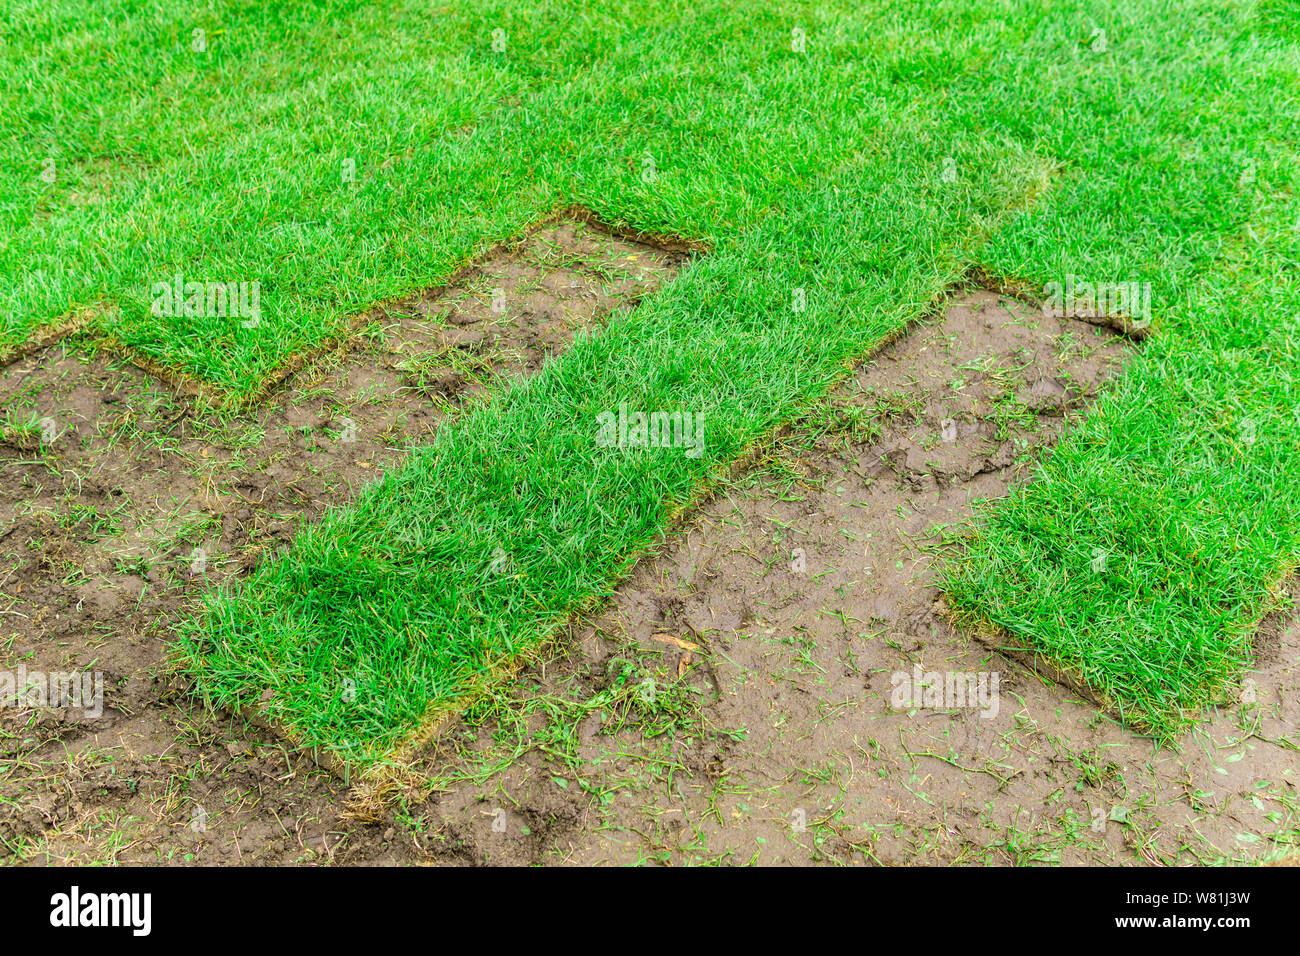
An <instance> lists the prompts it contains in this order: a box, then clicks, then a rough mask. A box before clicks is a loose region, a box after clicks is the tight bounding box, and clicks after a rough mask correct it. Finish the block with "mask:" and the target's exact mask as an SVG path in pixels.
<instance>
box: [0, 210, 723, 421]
mask: <svg viewBox="0 0 1300 956" xmlns="http://www.w3.org/2000/svg"><path fill="white" fill-rule="evenodd" d="M565 222H572V223H579V224H581V225H584V226H587V227H588V228H590V229H591V230H593V231H594V232H598V233H601V234H602V235H605V236H609V237H611V238H614V239H621V240H624V241H627V242H636V243H640V244H641V245H644V246H650V247H652V248H655V249H658V250H660V251H662V252H668V253H672V254H673V255H676V256H686V257H687V258H694V257H696V256H701V255H708V254H709V253H710V252H712V251H713V247H712V245H710V244H709V243H705V242H699V241H696V240H692V239H685V238H682V237H680V236H673V235H668V234H666V233H657V232H647V231H645V230H641V229H637V228H635V227H633V226H631V225H630V224H627V223H623V222H620V221H617V220H612V219H606V218H604V217H602V216H601V215H600V214H599V213H597V212H596V211H595V210H593V209H591V208H589V207H587V206H584V205H582V204H580V203H568V204H566V205H562V206H559V207H557V208H555V209H552V210H551V211H550V212H548V213H546V214H544V215H542V216H539V217H538V218H536V219H534V220H532V221H531V222H530V223H528V224H527V225H526V226H525V227H524V228H523V229H521V230H519V231H518V232H516V233H514V234H512V235H511V236H510V238H508V239H500V240H497V241H495V242H490V243H487V244H486V245H484V246H482V247H481V248H480V249H478V250H477V251H476V252H475V253H473V254H472V255H471V256H469V257H468V258H466V260H465V261H464V262H463V263H462V264H461V265H459V266H457V267H456V268H455V269H453V270H452V271H451V272H450V273H449V274H448V276H447V277H446V278H445V279H444V280H442V281H441V282H438V283H436V284H434V285H430V286H425V287H421V288H418V289H410V290H407V291H406V292H403V293H400V294H398V295H394V296H390V297H389V298H386V299H382V300H380V301H378V302H375V303H373V304H371V305H369V306H367V307H366V308H364V309H362V310H360V311H359V312H356V313H355V314H353V315H352V316H351V317H348V318H345V319H344V320H343V321H342V322H341V323H340V324H339V327H338V328H337V329H336V330H335V331H333V332H330V333H329V334H327V335H326V336H325V337H324V338H322V339H321V341H320V342H318V343H317V344H316V345H314V346H312V347H311V348H309V349H304V350H303V351H301V352H295V353H294V354H293V355H290V356H289V357H288V358H286V359H285V360H284V361H283V362H281V363H280V364H279V365H277V366H275V367H274V368H272V369H271V370H270V371H269V372H267V374H266V375H265V376H263V378H262V380H261V381H260V382H258V384H257V385H255V386H254V387H253V388H251V389H248V390H238V389H233V388H226V387H223V386H221V385H218V384H216V383H214V382H210V381H207V380H205V379H203V378H200V377H198V376H196V375H192V374H190V373H189V372H186V371H184V370H183V369H181V368H179V367H177V366H175V365H173V364H170V363H168V362H165V361H163V360H162V359H160V358H157V357H156V356H153V355H151V354H149V353H148V352H144V351H141V350H140V349H139V348H136V347H134V346H131V345H128V344H127V343H125V342H123V341H122V339H121V338H119V337H118V335H117V333H115V332H113V331H112V330H110V329H107V328H104V327H103V325H102V324H101V321H102V319H103V317H104V316H105V315H107V314H109V313H110V312H112V311H113V309H114V308H115V307H116V303H115V302H114V300H113V299H112V297H107V296H106V297H101V298H98V299H94V300H92V301H90V302H87V303H85V304H83V305H78V306H76V307H74V308H72V309H70V310H69V311H68V312H66V313H64V315H63V316H62V317H61V318H59V319H56V320H55V321H54V322H51V323H50V324H48V325H43V326H39V327H38V329H37V331H35V332H34V333H33V334H31V335H29V336H28V337H27V338H25V339H23V340H22V341H20V342H18V343H16V344H13V345H10V346H4V347H0V366H8V365H11V364H12V363H14V362H16V361H18V360H20V359H22V358H25V357H27V356H28V355H31V354H33V353H34V352H39V351H40V350H41V349H43V348H48V347H50V346H54V345H58V344H59V343H61V342H63V341H64V340H66V339H72V338H77V339H84V340H85V341H86V343H87V344H88V345H90V346H91V347H94V348H100V349H104V350H106V351H108V352H111V353H112V354H114V355H117V356H119V357H121V358H122V359H125V360H126V361H127V362H130V363H131V364H132V365H134V366H135V367H136V368H138V369H140V370H141V371H144V372H147V373H148V374H150V375H152V376H153V377H154V378H156V379H158V380H159V381H160V382H162V384H164V385H165V386H167V387H168V388H169V389H171V391H172V392H173V394H174V395H175V397H176V398H177V399H180V400H182V401H185V402H188V403H191V407H189V408H187V411H189V412H190V413H191V414H195V413H197V412H199V411H217V412H230V413H234V414H239V413H241V412H245V411H247V410H248V409H250V408H252V407H253V406H255V405H257V404H259V403H261V402H263V401H265V400H266V399H267V398H269V397H270V396H271V395H272V394H273V393H274V392H275V391H276V390H277V389H278V388H279V387H280V386H281V385H283V384H284V383H285V382H287V381H288V380H289V379H290V378H291V377H292V376H294V375H296V374H298V373H299V372H302V371H304V370H307V369H310V368H312V367H314V366H316V365H318V364H321V363H324V362H328V361H329V360H330V359H331V358H333V357H338V356H342V355H346V354H347V353H348V352H350V351H351V350H352V348H353V345H354V343H355V342H356V340H357V337H358V335H359V334H360V333H361V332H362V331H363V330H364V329H365V328H366V327H367V326H368V325H369V324H370V323H371V322H373V321H374V320H375V319H376V318H378V317H380V316H381V315H383V314H384V313H385V311H386V310H388V309H390V308H392V307H394V306H396V305H399V304H400V303H402V302H404V301H405V300H407V299H409V298H410V297H411V296H412V295H415V294H421V295H435V296H436V295H441V294H443V293H445V292H447V291H448V290H450V289H452V288H454V287H456V286H457V285H459V284H461V283H463V281H464V280H465V278H466V277H467V276H469V275H472V274H473V273H474V272H475V271H476V270H477V269H479V268H481V267H482V265H483V263H484V262H487V261H489V260H491V259H495V258H499V257H503V256H512V255H515V254H517V253H518V252H519V250H520V249H522V248H523V246H524V245H525V244H526V243H527V241H528V240H529V239H531V238H532V237H533V236H535V235H537V234H538V233H540V232H543V231H545V230H546V229H549V228H551V227H553V226H557V225H559V224H561V223H565Z"/></svg>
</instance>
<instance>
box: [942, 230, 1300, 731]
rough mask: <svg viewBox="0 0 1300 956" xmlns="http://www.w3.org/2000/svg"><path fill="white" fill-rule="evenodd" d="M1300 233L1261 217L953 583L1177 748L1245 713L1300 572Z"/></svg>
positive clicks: (983, 617)
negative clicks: (1265, 639) (1271, 614)
mask: <svg viewBox="0 0 1300 956" xmlns="http://www.w3.org/2000/svg"><path fill="white" fill-rule="evenodd" d="M1275 212H1276V211H1275ZM1270 219H1272V221H1270ZM1290 225H1291V224H1290V223H1289V222H1288V221H1286V220H1282V219H1281V218H1280V217H1279V216H1277V215H1276V214H1274V215H1272V216H1269V215H1268V214H1267V213H1266V214H1263V215H1261V216H1260V217H1259V219H1258V220H1257V222H1256V225H1255V227H1254V228H1253V229H1252V237H1251V238H1246V237H1243V241H1240V242H1238V243H1235V244H1234V246H1233V247H1231V248H1230V250H1229V253H1228V255H1227V256H1225V260H1224V262H1223V263H1222V269H1220V270H1216V274H1215V275H1214V276H1213V278H1208V277H1207V278H1206V279H1204V280H1202V281H1201V282H1199V283H1198V284H1197V286H1196V287H1195V288H1194V289H1192V290H1191V291H1190V294H1189V296H1188V299H1187V301H1186V303H1185V304H1181V305H1180V306H1179V307H1175V308H1171V309H1170V310H1169V311H1168V312H1167V314H1166V316H1165V320H1164V323H1165V324H1164V329H1163V332H1162V334H1160V335H1157V336H1155V337H1154V338H1153V339H1152V340H1151V342H1150V343H1149V344H1148V346H1147V347H1146V348H1145V349H1144V350H1143V353H1142V356H1141V358H1140V359H1138V360H1135V361H1134V362H1133V363H1132V364H1131V365H1130V366H1129V369H1128V374H1127V375H1126V377H1125V378H1124V379H1123V381H1122V382H1121V384H1120V385H1119V386H1118V387H1117V388H1116V389H1115V390H1114V391H1112V392H1108V393H1107V395H1106V397H1105V398H1104V399H1103V401H1102V402H1101V403H1100V405H1099V407H1098V408H1097V409H1096V411H1095V412H1094V414H1093V415H1092V416H1090V417H1089V419H1088V420H1087V422H1086V423H1085V425H1084V426H1083V427H1082V428H1081V429H1080V430H1079V431H1077V432H1075V433H1074V434H1073V435H1072V436H1071V437H1070V438H1069V440H1067V441H1066V442H1065V443H1064V444H1063V445H1061V446H1060V447H1059V448H1058V449H1057V451H1056V453H1055V454H1054V455H1053V456H1052V458H1051V460H1050V462H1049V463H1048V464H1047V466H1046V468H1045V469H1044V472H1043V474H1042V476H1041V477H1040V478H1039V479H1038V481H1036V482H1035V483H1034V484H1032V485H1030V486H1029V487H1027V488H1024V489H1022V490H1020V491H1018V492H1017V493H1015V494H1014V495H1012V496H1011V497H1010V498H1009V499H1008V500H1006V501H1004V502H1002V503H1000V504H999V505H998V506H997V507H995V508H992V509H986V514H985V515H984V522H983V526H982V527H981V529H980V531H979V533H978V534H977V535H976V536H975V537H974V539H973V540H972V542H971V545H970V550H969V552H968V554H967V555H966V557H965V559H964V560H963V561H962V562H961V563H960V564H959V565H957V566H956V567H954V568H953V570H952V572H951V574H950V577H949V578H948V581H947V584H946V587H947V589H948V592H949V598H950V600H951V602H952V603H953V605H954V607H956V608H957V609H958V610H959V611H960V612H961V613H962V616H963V617H964V618H965V619H966V620H967V621H968V622H969V623H971V624H972V625H974V626H976V627H981V628H986V629H987V628H990V627H992V628H995V629H998V630H999V631H1001V633H1002V635H1003V639H1004V640H1008V641H1012V642H1013V643H1019V642H1023V643H1026V644H1028V645H1029V646H1030V647H1031V648H1033V649H1034V650H1036V651H1038V652H1040V653H1042V654H1044V655H1046V656H1047V657H1049V658H1050V659H1052V660H1054V661H1055V662H1057V663H1058V664H1059V665H1062V666H1064V667H1065V668H1066V669H1068V670H1070V671H1073V672H1074V673H1076V674H1078V675H1079V676H1080V677H1081V679H1082V680H1083V681H1085V682H1086V683H1087V684H1089V685H1090V686H1092V687H1093V688H1095V689H1096V690H1097V691H1098V692H1099V693H1100V694H1101V695H1102V696H1104V697H1105V698H1106V699H1107V701H1108V702H1109V703H1110V704H1111V705H1112V706H1114V707H1116V708H1117V709H1118V710H1119V711H1120V712H1121V714H1123V716H1124V717H1125V718H1127V719H1128V720H1129V721H1131V722H1132V723H1134V724H1135V725H1137V726H1140V727H1143V728H1146V729H1149V730H1150V731H1152V732H1153V733H1155V734H1157V735H1160V736H1162V737H1169V736H1172V735H1174V734H1176V733H1177V732H1178V731H1180V730H1182V729H1183V728H1185V727H1186V726H1187V724H1188V723H1189V722H1190V721H1191V720H1192V719H1194V718H1195V717H1196V716H1197V714H1198V713H1199V712H1200V710H1201V709H1202V708H1203V707H1205V706H1206V705H1207V704H1210V703H1213V702H1227V701H1230V700H1233V701H1235V700H1236V699H1238V697H1239V696H1240V695H1239V687H1238V685H1239V684H1240V683H1241V681H1242V680H1243V678H1244V671H1245V670H1246V669H1247V668H1248V666H1249V664H1250V662H1251V655H1252V650H1253V647H1252V639H1253V634H1254V630H1255V627H1256V626H1257V625H1258V623H1259V621H1260V619H1261V617H1262V616H1263V615H1264V614H1265V613H1266V612H1268V611H1269V610H1271V609H1272V608H1273V607H1274V606H1276V604H1277V602H1278V600H1279V599H1280V593H1279V592H1280V585H1281V583H1282V580H1283V578H1284V577H1285V576H1286V574H1287V573H1288V572H1289V571H1290V570H1291V569H1293V568H1294V567H1295V566H1296V563H1297V562H1300V535H1298V534H1297V527H1300V439H1298V438H1297V434H1298V433H1300V378H1298V376H1297V374H1296V369H1297V368H1300V318H1298V317H1300V286H1298V285H1297V282H1296V276H1295V270H1296V262H1297V261H1298V260H1300V243H1297V240H1296V237H1295V233H1294V230H1293V229H1290V228H1288V227H1289V226H1290ZM1224 274H1226V275H1227V276H1229V277H1230V278H1229V279H1228V280H1227V281H1224V280H1223V279H1222V278H1220V276H1222V275H1224ZM1279 280H1281V281H1279ZM1006 632H1010V634H1007V633H1006ZM1246 686H1248V685H1246Z"/></svg>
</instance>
